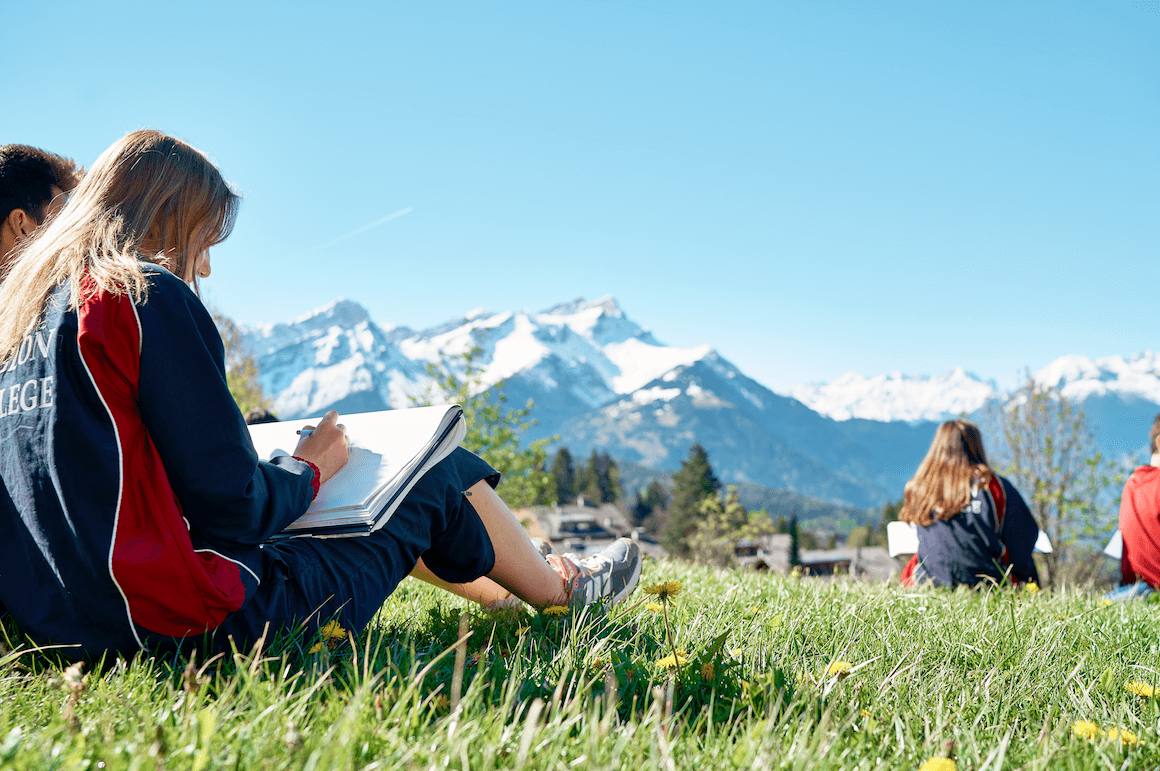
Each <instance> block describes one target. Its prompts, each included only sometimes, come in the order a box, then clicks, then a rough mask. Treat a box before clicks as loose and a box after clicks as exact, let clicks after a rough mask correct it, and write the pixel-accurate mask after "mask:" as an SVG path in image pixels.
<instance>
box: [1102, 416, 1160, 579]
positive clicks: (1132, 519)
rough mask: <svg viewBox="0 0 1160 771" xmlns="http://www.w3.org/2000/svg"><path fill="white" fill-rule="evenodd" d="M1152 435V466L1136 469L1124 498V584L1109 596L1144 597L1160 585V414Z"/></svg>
mask: <svg viewBox="0 0 1160 771" xmlns="http://www.w3.org/2000/svg"><path fill="white" fill-rule="evenodd" d="M1148 438H1149V446H1150V447H1151V450H1152V462H1151V465H1148V466H1140V467H1139V468H1137V469H1136V470H1135V471H1133V472H1132V476H1130V477H1128V481H1127V482H1126V483H1125V484H1124V494H1123V496H1122V497H1121V498H1120V535H1121V537H1122V538H1123V544H1124V546H1123V552H1122V554H1121V555H1120V573H1121V576H1122V579H1123V586H1122V587H1120V588H1119V589H1117V590H1115V591H1113V592H1111V593H1110V594H1108V595H1107V597H1108V599H1113V600H1119V599H1131V598H1132V597H1143V596H1145V595H1148V594H1151V593H1152V592H1151V591H1150V590H1154V589H1156V588H1157V587H1160V468H1158V467H1160V446H1158V445H1157V442H1158V441H1160V415H1157V416H1156V419H1155V420H1154V421H1153V422H1152V430H1151V431H1150V432H1149V434H1148Z"/></svg>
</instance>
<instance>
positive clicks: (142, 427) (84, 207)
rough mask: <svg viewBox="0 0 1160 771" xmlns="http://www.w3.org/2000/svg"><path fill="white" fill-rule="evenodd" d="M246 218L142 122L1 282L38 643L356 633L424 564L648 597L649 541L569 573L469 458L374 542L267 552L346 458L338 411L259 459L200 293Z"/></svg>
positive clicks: (423, 484) (13, 561) (4, 493)
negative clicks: (237, 222) (213, 259)
mask: <svg viewBox="0 0 1160 771" xmlns="http://www.w3.org/2000/svg"><path fill="white" fill-rule="evenodd" d="M237 207H238V197H237V196H236V195H235V194H234V193H233V192H232V191H231V190H230V188H229V186H228V185H227V184H226V182H225V181H224V180H223V179H222V177H221V175H220V173H219V172H218V170H217V168H215V167H214V165H213V164H212V163H211V162H210V161H209V160H208V159H207V158H206V157H205V156H204V155H202V154H201V153H200V152H198V151H197V150H195V149H194V148H192V147H190V146H189V145H187V144H185V143H184V142H181V141H179V140H176V139H173V138H172V137H168V136H166V135H164V134H161V133H158V132H155V131H135V132H133V133H131V134H128V135H127V136H125V137H124V138H122V139H120V140H118V141H117V142H116V143H114V144H113V146H112V147H110V148H109V149H108V150H106V151H105V153H104V154H102V155H101V157H100V158H99V159H98V160H97V162H96V164H95V165H94V166H93V168H92V170H91V171H90V172H89V174H88V175H87V176H86V177H85V179H84V181H83V182H82V183H81V184H80V187H78V188H77V191H76V193H75V194H74V196H73V197H72V199H71V200H70V201H69V203H68V204H66V206H65V207H64V209H63V210H61V212H60V213H59V214H58V215H57V216H56V217H55V218H53V219H52V220H51V221H50V222H49V223H48V225H47V226H46V227H45V229H44V230H43V231H42V232H41V233H40V234H39V235H38V236H37V237H36V238H35V239H33V240H32V241H31V242H29V243H28V244H27V245H26V246H24V247H23V248H22V249H21V250H20V253H19V254H18V256H17V258H16V260H15V262H14V263H13V265H12V268H11V272H10V273H9V275H8V279H7V280H6V281H5V282H4V283H3V285H0V394H2V396H3V398H0V477H2V480H3V489H2V490H0V529H2V532H3V533H4V538H2V539H0V602H3V604H4V605H6V606H7V608H8V611H9V612H10V613H11V615H12V617H13V618H14V619H15V620H16V622H17V623H18V624H19V625H20V627H21V629H22V631H23V632H24V633H26V634H27V635H29V636H30V637H31V638H32V639H33V640H34V641H35V642H37V643H39V644H54V645H64V646H72V647H67V648H65V649H64V650H63V651H62V652H63V653H64V654H65V655H68V656H72V657H76V658H83V657H97V656H101V655H104V654H106V653H113V654H132V653H133V652H135V651H137V650H140V649H146V650H156V649H166V648H173V647H178V646H180V647H184V646H186V645H192V644H198V642H199V641H204V644H206V645H208V646H209V647H211V648H216V649H223V648H226V647H227V646H228V642H227V640H228V638H231V637H232V638H233V640H234V642H235V643H236V644H237V645H238V646H239V647H242V648H245V647H247V646H249V645H250V644H252V643H254V642H255V641H256V640H258V639H259V638H260V637H263V636H267V639H269V636H273V635H275V634H277V633H278V632H281V631H287V630H293V629H295V628H297V627H298V626H299V625H300V624H301V625H302V626H303V627H304V629H305V631H306V633H307V634H308V635H309V634H311V633H312V632H313V631H315V630H317V629H318V628H319V626H320V625H321V624H323V623H325V622H326V621H327V620H329V619H336V620H337V621H338V622H339V623H340V624H341V625H342V626H343V627H344V628H345V629H347V630H349V631H351V632H356V633H357V632H358V631H359V630H361V629H362V628H363V627H365V626H366V624H367V623H368V622H369V621H370V619H371V618H372V616H373V615H374V614H375V612H376V611H377V610H378V609H379V607H380V606H381V605H382V603H383V601H384V600H385V599H386V598H387V596H388V595H390V594H391V592H392V591H394V589H395V587H396V585H397V584H398V583H399V581H401V580H402V579H403V578H404V577H406V576H407V575H408V574H410V573H412V571H415V572H416V574H417V575H419V576H421V577H425V578H429V579H430V580H432V581H433V582H435V583H437V584H439V585H442V586H446V587H448V588H452V589H455V590H457V591H459V592H460V593H462V594H464V595H467V596H472V595H478V596H479V597H480V599H488V598H491V599H499V598H500V596H499V594H500V592H503V594H506V591H504V590H510V591H511V592H513V593H514V594H515V595H516V596H518V597H519V598H521V599H523V600H525V601H527V602H529V603H531V604H532V605H536V606H541V607H542V606H548V605H556V604H565V603H569V602H571V603H574V604H585V603H591V602H595V601H597V600H600V599H608V600H610V601H613V602H615V601H618V600H621V599H623V598H624V597H625V596H627V595H628V593H629V592H631V591H632V589H633V588H634V587H635V585H636V582H637V581H638V579H639V576H640V568H641V560H640V551H639V549H638V548H637V547H636V545H635V544H633V543H632V542H631V541H629V540H627V539H621V540H620V541H618V542H616V543H614V544H613V545H611V546H610V547H609V548H608V549H606V550H605V551H604V552H602V553H601V554H598V555H595V556H593V557H590V558H588V559H585V560H579V559H578V558H575V557H574V556H573V555H563V556H562V557H558V556H555V555H553V560H554V561H553V563H552V565H549V563H548V562H546V561H545V560H544V558H543V557H541V555H540V554H539V552H538V551H537V550H536V548H535V547H534V546H533V545H532V543H531V542H530V541H529V539H528V537H527V535H526V534H525V533H524V530H523V528H522V527H521V526H520V524H519V522H517V521H516V519H515V517H514V516H513V515H512V513H511V511H510V510H509V509H508V508H507V506H506V505H504V503H503V501H502V500H500V498H499V497H498V496H497V495H496V493H495V491H494V490H493V487H494V486H495V485H496V484H497V483H498V481H499V474H497V473H496V472H495V471H494V469H492V468H491V467H490V466H488V464H487V463H485V462H484V461H483V460H481V459H480V458H478V457H477V456H475V455H473V454H472V453H470V452H468V451H466V450H463V449H457V450H456V451H454V452H453V453H452V454H451V455H450V456H448V458H446V459H445V460H444V461H442V462H441V463H439V464H438V465H436V466H435V467H434V468H433V469H432V470H431V471H429V472H428V473H427V474H426V475H424V476H423V477H422V479H421V480H420V481H419V483H418V484H416V486H415V487H414V488H413V490H412V492H411V493H410V494H409V495H408V496H407V498H406V500H405V501H404V502H403V504H402V505H401V506H400V507H399V509H398V510H397V511H396V513H395V514H394V516H392V517H391V519H390V520H389V521H388V522H387V523H386V525H384V526H383V527H382V528H381V529H380V530H378V531H376V532H375V533H373V534H372V535H369V536H366V537H355V538H338V539H325V540H322V539H311V538H295V539H290V540H283V541H277V542H275V543H267V541H268V540H269V539H270V537H271V536H272V535H274V534H275V533H278V532H279V531H281V530H282V529H283V528H285V527H286V525H288V524H289V523H290V522H292V521H293V520H294V519H296V518H297V517H299V516H300V515H301V514H303V513H304V512H305V511H306V508H307V507H308V506H309V505H310V502H311V500H312V499H313V498H314V496H315V495H316V494H317V492H318V487H319V484H320V483H325V482H326V480H327V479H329V478H330V477H331V476H332V475H333V474H334V473H335V472H336V471H338V470H339V469H340V468H342V466H343V464H345V463H346V460H347V445H346V437H345V430H344V428H343V426H342V425H340V424H339V423H338V419H337V418H338V415H337V413H335V412H333V411H332V412H330V413H328V414H327V415H326V416H325V417H324V418H323V419H322V420H321V421H320V422H319V424H318V425H317V426H316V427H313V428H314V431H313V433H311V434H309V435H308V436H304V437H303V439H302V441H301V442H300V443H299V444H298V447H297V448H296V451H295V457H283V458H278V459H276V460H274V461H271V462H265V461H260V460H259V459H258V458H257V456H256V454H255V451H254V447H253V444H252V443H251V441H250V435H249V432H248V431H247V429H246V425H245V422H244V421H243V418H242V414H241V412H240V411H239V410H238V408H237V406H236V405H235V403H234V401H233V399H232V398H231V396H230V393H229V390H228V389H227V387H226V379H225V367H224V362H223V346H222V341H221V338H220V336H219V335H218V333H217V330H216V329H215V327H214V323H213V320H212V319H211V318H210V314H209V313H208V312H207V311H206V308H205V306H203V305H202V303H201V301H200V300H199V299H198V297H197V295H196V294H195V290H196V289H197V286H198V281H199V279H202V278H206V277H208V276H209V274H210V258H209V251H208V250H209V248H210V247H211V246H213V245H214V244H217V243H219V242H221V241H222V240H223V239H224V238H225V237H226V236H227V235H228V234H229V232H230V229H231V226H232V223H233V220H234V216H235V213H236V211H237ZM501 587H502V589H501Z"/></svg>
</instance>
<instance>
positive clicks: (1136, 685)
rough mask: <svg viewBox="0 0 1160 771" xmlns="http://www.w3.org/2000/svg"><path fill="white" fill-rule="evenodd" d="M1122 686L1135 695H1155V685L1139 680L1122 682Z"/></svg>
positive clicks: (1149, 696)
mask: <svg viewBox="0 0 1160 771" xmlns="http://www.w3.org/2000/svg"><path fill="white" fill-rule="evenodd" d="M1124 688H1125V689H1126V690H1128V691H1131V692H1132V693H1134V694H1136V695H1137V696H1147V697H1148V698H1151V697H1153V696H1155V695H1156V687H1155V686H1152V685H1148V684H1147V683H1142V682H1140V681H1139V680H1133V681H1132V682H1130V683H1124Z"/></svg>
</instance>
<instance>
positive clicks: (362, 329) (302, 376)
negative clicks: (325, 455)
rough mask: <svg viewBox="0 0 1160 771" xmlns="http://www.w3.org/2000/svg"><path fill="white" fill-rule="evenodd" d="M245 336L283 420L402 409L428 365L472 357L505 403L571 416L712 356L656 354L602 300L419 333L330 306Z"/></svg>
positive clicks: (688, 351)
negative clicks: (501, 385) (474, 353)
mask: <svg viewBox="0 0 1160 771" xmlns="http://www.w3.org/2000/svg"><path fill="white" fill-rule="evenodd" d="M244 332H245V335H244V342H245V344H246V346H247V347H248V349H249V350H250V352H251V353H253V354H254V356H255V357H256V358H257V362H258V368H259V372H260V373H261V383H262V387H263V388H264V389H265V391H266V393H268V394H272V395H273V396H274V405H275V409H276V410H277V412H278V414H279V415H281V416H283V417H284V418H299V417H305V416H307V415H317V414H320V413H321V412H324V411H325V410H327V409H331V408H334V409H339V410H346V411H351V410H355V409H358V410H371V409H385V408H387V407H395V408H397V407H405V406H408V405H409V404H411V403H412V400H413V399H415V398H423V397H425V396H426V395H427V394H428V392H429V389H430V387H431V384H432V380H431V378H430V376H429V375H428V374H427V365H428V364H431V363H436V362H439V361H440V360H441V359H442V358H444V357H451V358H454V357H457V356H459V355H461V354H463V353H466V352H467V351H469V350H472V349H473V348H478V349H479V356H478V359H477V360H476V364H477V365H478V366H480V367H481V368H482V372H481V379H482V383H483V385H484V386H491V385H494V384H495V383H497V382H499V381H500V380H505V381H508V385H507V387H506V389H505V390H507V391H508V392H509V397H510V398H513V400H514V399H515V398H516V397H520V398H521V399H526V398H533V399H536V401H537V403H540V404H543V403H544V402H547V403H554V404H555V406H556V411H557V412H558V411H560V410H563V411H565V412H576V411H579V410H582V409H587V408H591V407H595V406H598V405H601V404H604V403H605V402H607V401H609V400H610V399H612V398H614V397H615V396H617V395H618V394H626V393H631V392H632V391H634V390H636V389H637V388H639V387H640V386H642V385H644V384H645V383H647V382H649V381H651V380H653V379H654V378H656V377H658V376H660V375H662V374H664V373H665V372H667V371H669V370H670V369H672V368H673V367H675V366H678V365H680V364H689V363H691V362H693V361H696V360H698V359H700V358H701V357H703V356H705V355H707V354H708V353H709V352H710V350H711V349H710V347H709V346H707V345H705V346H701V347H698V348H674V347H671V346H666V345H662V344H661V343H659V342H657V341H656V340H655V339H654V338H653V336H652V334H651V333H650V332H649V331H648V330H647V329H644V328H642V327H641V326H639V325H637V324H636V323H634V322H633V321H631V320H630V319H628V318H627V317H626V316H625V315H624V312H623V311H622V310H621V309H620V306H618V305H617V303H616V301H615V300H614V299H612V298H611V297H604V298H601V299H600V300H596V301H595V302H585V301H584V300H574V301H572V302H570V303H563V304H561V305H557V306H555V307H552V308H549V309H547V310H545V311H542V312H540V313H529V312H526V311H521V312H514V313H513V312H502V313H491V312H489V311H485V310H475V311H472V312H471V313H469V314H468V315H467V316H465V317H463V318H461V319H456V320H453V321H449V322H447V323H445V324H441V325H439V326H437V327H433V328H431V329H427V330H423V331H418V332H416V331H414V330H411V329H408V328H405V327H380V326H377V325H376V324H374V323H373V322H372V321H371V320H370V317H369V315H368V314H367V312H366V310H365V309H364V308H363V307H362V306H360V305H358V304H357V303H354V302H351V301H349V300H339V301H338V302H336V303H332V304H331V305H328V306H325V307H323V308H320V309H318V310H316V311H313V312H312V313H309V314H307V315H305V316H302V317H300V318H298V319H296V320H295V321H294V322H292V323H289V324H264V325H260V326H257V327H253V328H249V329H246V330H244ZM512 392H518V393H512ZM537 397H539V398H537Z"/></svg>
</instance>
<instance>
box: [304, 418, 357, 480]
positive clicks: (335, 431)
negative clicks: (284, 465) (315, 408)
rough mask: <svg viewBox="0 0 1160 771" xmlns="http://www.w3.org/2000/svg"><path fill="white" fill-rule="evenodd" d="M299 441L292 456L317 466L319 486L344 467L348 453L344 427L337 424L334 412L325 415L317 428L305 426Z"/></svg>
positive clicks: (347, 441)
mask: <svg viewBox="0 0 1160 771" xmlns="http://www.w3.org/2000/svg"><path fill="white" fill-rule="evenodd" d="M298 433H299V434H300V435H301V437H302V438H301V439H299V440H298V447H297V448H296V449H295V450H294V455H295V456H297V457H299V458H302V459H303V460H308V461H310V462H311V463H313V464H314V465H315V466H318V472H319V477H320V478H319V480H318V483H319V484H323V483H325V482H326V480H328V479H330V478H331V477H332V476H334V475H335V474H336V473H338V470H339V469H341V468H342V467H343V466H345V465H346V460H347V457H348V456H349V452H348V450H347V445H348V444H349V440H348V439H347V436H346V426H344V425H342V424H341V423H339V422H338V413H337V412H335V411H334V410H331V411H330V412H328V413H326V414H325V415H324V416H323V417H322V420H320V421H318V425H317V426H306V427H304V428H303V429H302V430H301V431H299V432H298Z"/></svg>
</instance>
